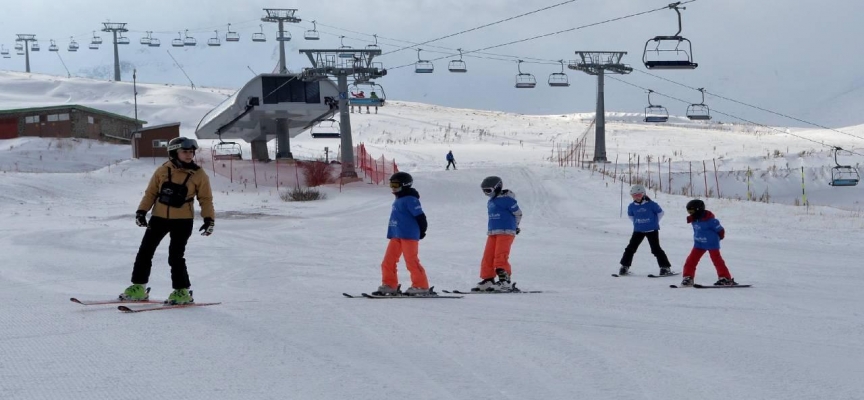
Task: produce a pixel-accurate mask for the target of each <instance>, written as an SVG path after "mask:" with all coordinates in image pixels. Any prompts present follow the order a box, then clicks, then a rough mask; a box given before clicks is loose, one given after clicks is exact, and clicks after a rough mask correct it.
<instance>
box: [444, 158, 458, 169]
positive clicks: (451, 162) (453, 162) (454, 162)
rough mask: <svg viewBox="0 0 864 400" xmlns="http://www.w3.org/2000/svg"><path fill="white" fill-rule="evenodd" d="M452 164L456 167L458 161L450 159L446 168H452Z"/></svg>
mask: <svg viewBox="0 0 864 400" xmlns="http://www.w3.org/2000/svg"><path fill="white" fill-rule="evenodd" d="M451 165H452V166H453V169H456V161H454V160H448V161H447V168H445V169H450V166H451Z"/></svg>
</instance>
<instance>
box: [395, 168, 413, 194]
mask: <svg viewBox="0 0 864 400" xmlns="http://www.w3.org/2000/svg"><path fill="white" fill-rule="evenodd" d="M413 184H414V178H412V177H411V174H409V173H407V172H397V173H395V174H393V175H391V176H390V189H392V190H393V193H396V192H398V191H401V190H402V188H403V187H409V188H410V187H411V185H413Z"/></svg>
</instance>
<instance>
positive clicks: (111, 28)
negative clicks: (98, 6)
mask: <svg viewBox="0 0 864 400" xmlns="http://www.w3.org/2000/svg"><path fill="white" fill-rule="evenodd" d="M102 25H104V26H105V27H104V28H102V32H112V33H113V34H114V81H115V82H120V51H119V50H118V49H117V32H120V33H121V35H120V36H123V35H122V33H123V32H129V30H128V29H126V23H125V22H103V23H102Z"/></svg>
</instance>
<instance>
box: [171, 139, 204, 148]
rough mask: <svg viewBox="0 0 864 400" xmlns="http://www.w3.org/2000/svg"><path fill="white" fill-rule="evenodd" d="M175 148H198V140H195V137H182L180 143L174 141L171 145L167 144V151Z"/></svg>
mask: <svg viewBox="0 0 864 400" xmlns="http://www.w3.org/2000/svg"><path fill="white" fill-rule="evenodd" d="M177 149H183V150H198V142H197V141H195V139H187V138H184V139H183V141H181V142H180V143H175V144H173V145H171V146H168V151H171V150H177Z"/></svg>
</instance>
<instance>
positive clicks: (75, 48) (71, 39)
mask: <svg viewBox="0 0 864 400" xmlns="http://www.w3.org/2000/svg"><path fill="white" fill-rule="evenodd" d="M78 47H79V46H78V42H76V41H75V37H74V36H70V37H69V48H68V50H69V51H78Z"/></svg>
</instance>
